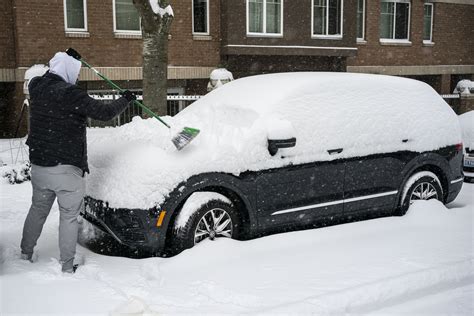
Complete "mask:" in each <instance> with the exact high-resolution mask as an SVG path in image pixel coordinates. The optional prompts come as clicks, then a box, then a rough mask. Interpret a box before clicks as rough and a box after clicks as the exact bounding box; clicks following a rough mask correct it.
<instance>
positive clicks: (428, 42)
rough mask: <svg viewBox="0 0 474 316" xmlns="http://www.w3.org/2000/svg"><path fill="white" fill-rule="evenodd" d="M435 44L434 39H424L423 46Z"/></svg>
mask: <svg viewBox="0 0 474 316" xmlns="http://www.w3.org/2000/svg"><path fill="white" fill-rule="evenodd" d="M434 44H435V43H434V42H432V41H423V46H434Z"/></svg>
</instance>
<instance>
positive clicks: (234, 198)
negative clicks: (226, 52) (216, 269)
mask: <svg viewBox="0 0 474 316" xmlns="http://www.w3.org/2000/svg"><path fill="white" fill-rule="evenodd" d="M165 119H166V120H167V121H168V122H169V123H170V124H171V125H172V126H174V128H176V129H178V130H179V128H181V127H182V126H185V125H186V126H192V127H196V128H199V129H200V130H201V134H200V135H199V136H198V137H197V138H196V139H195V140H194V141H193V143H191V144H190V145H189V146H187V147H186V148H185V149H183V150H182V151H179V152H177V151H176V150H175V149H174V147H173V146H172V144H171V142H170V135H169V134H168V131H167V130H166V129H163V128H162V126H161V125H160V124H159V123H158V122H156V121H155V120H153V119H146V120H143V119H140V118H134V120H133V121H132V123H130V124H127V125H125V126H123V127H120V128H118V129H116V130H111V129H108V130H106V131H103V133H104V135H102V136H100V135H95V137H93V139H92V141H91V144H90V146H89V156H90V159H89V161H90V168H91V174H90V175H89V177H88V184H87V187H88V189H87V190H88V191H87V192H88V196H87V198H86V200H85V201H86V207H85V212H84V213H83V214H82V215H83V216H84V218H85V219H86V220H88V221H90V222H91V223H93V224H94V225H95V226H96V227H97V228H100V229H101V230H103V231H104V232H106V233H107V234H109V235H111V236H113V237H114V238H115V239H116V240H117V242H119V243H121V244H124V245H127V246H129V247H132V248H135V249H145V250H147V251H151V252H152V253H153V254H154V255H162V256H163V255H173V254H176V253H179V252H180V251H182V250H184V249H187V248H190V247H193V246H195V245H197V244H199V243H201V242H202V241H203V240H208V239H209V240H214V239H216V238H220V237H224V238H225V237H227V238H237V239H242V238H254V237H257V236H261V235H265V234H268V233H271V232H275V231H284V230H288V229H290V230H294V229H299V228H307V227H313V226H316V225H320V224H321V223H324V224H332V223H336V222H337V220H338V219H344V218H350V217H353V216H354V215H360V214H368V215H371V216H373V215H377V216H387V215H403V214H405V212H406V211H407V209H408V208H409V205H410V203H412V202H413V201H415V200H427V199H438V200H439V201H441V202H443V203H449V202H451V201H453V200H454V199H455V198H456V196H457V195H458V193H459V191H460V190H461V186H462V184H463V174H462V159H463V152H462V143H461V129H460V124H459V120H458V118H457V116H456V114H455V113H454V112H453V111H452V109H451V108H450V107H449V106H448V105H447V104H446V103H445V102H444V101H443V99H442V98H441V97H440V96H439V95H438V94H437V93H436V92H435V91H434V90H433V89H432V88H431V87H429V86H428V85H426V84H424V83H422V82H419V81H416V80H412V79H406V78H399V77H390V76H382V75H366V74H349V73H285V74H271V75H260V76H254V77H248V78H243V79H238V80H235V81H233V82H230V83H228V84H226V85H224V86H222V87H221V88H219V89H216V90H214V91H212V92H211V93H209V94H208V95H206V96H204V97H203V98H201V99H200V100H199V101H197V102H195V103H193V104H192V105H190V106H189V107H188V108H186V109H185V110H183V111H182V112H180V113H179V114H178V115H176V116H175V117H173V118H171V117H168V118H165ZM93 133H96V134H100V132H97V131H94V132H93ZM374 238H377V236H374Z"/></svg>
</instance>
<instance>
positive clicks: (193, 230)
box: [172, 200, 239, 253]
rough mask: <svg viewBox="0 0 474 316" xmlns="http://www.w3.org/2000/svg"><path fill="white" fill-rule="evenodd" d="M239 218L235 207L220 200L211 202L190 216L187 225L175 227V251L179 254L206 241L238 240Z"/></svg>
mask: <svg viewBox="0 0 474 316" xmlns="http://www.w3.org/2000/svg"><path fill="white" fill-rule="evenodd" d="M238 228H239V218H238V216H237V213H236V211H235V209H234V207H233V206H232V205H231V204H229V203H226V202H224V201H220V200H211V201H209V202H207V203H206V204H204V205H202V206H200V207H199V208H198V209H197V210H196V211H195V212H194V213H193V214H191V215H190V216H189V218H188V219H187V220H186V222H185V224H183V223H181V225H180V226H177V225H175V227H174V230H173V237H172V238H173V240H172V242H173V245H174V246H173V248H174V249H173V251H174V252H175V253H179V252H181V251H183V250H185V249H187V248H192V247H194V246H195V245H197V244H199V243H201V242H202V241H204V240H215V239H217V238H237V236H238Z"/></svg>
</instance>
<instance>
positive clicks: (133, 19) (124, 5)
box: [114, 0, 141, 34]
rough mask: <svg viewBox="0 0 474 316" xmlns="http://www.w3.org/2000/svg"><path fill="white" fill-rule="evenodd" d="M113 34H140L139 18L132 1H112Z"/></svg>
mask: <svg viewBox="0 0 474 316" xmlns="http://www.w3.org/2000/svg"><path fill="white" fill-rule="evenodd" d="M114 32H117V33H137V34H140V33H141V26H140V17H139V15H138V11H137V9H135V6H134V5H133V0H114Z"/></svg>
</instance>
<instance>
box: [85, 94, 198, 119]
mask: <svg viewBox="0 0 474 316" xmlns="http://www.w3.org/2000/svg"><path fill="white" fill-rule="evenodd" d="M131 91H133V92H134V93H136V94H137V99H138V100H142V99H143V96H142V91H141V90H131ZM88 93H89V95H90V96H91V97H93V98H94V99H96V100H101V101H104V102H105V103H106V104H107V103H110V102H112V101H114V100H116V99H118V98H119V97H120V95H119V93H118V91H88ZM199 98H201V96H200V95H179V94H174V93H171V94H168V97H167V100H168V102H167V115H169V116H174V115H176V114H178V113H179V112H180V111H182V110H183V109H184V108H186V107H187V106H188V105H190V104H191V103H193V102H194V101H196V100H198V99H199ZM134 116H140V117H142V116H143V110H142V108H141V107H139V106H138V105H136V104H134V103H131V104H130V105H129V106H128V107H127V109H125V111H123V112H122V113H121V114H120V115H118V116H117V117H116V118H114V119H112V120H110V121H107V122H102V121H97V120H93V119H89V120H88V126H89V127H111V126H112V127H115V126H120V125H123V124H126V123H129V122H131V121H132V119H133V117H134Z"/></svg>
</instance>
